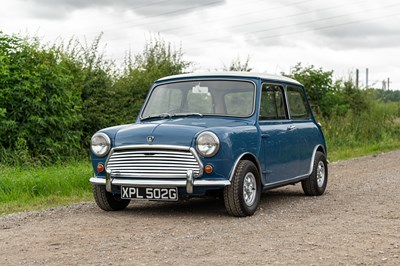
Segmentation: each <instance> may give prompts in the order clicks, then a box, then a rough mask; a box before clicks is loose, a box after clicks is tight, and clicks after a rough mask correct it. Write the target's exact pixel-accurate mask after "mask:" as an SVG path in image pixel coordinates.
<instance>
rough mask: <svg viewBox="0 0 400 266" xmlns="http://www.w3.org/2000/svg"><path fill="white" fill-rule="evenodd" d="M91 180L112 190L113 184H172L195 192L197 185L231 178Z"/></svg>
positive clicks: (217, 183) (219, 183) (222, 183)
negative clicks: (194, 188)
mask: <svg viewBox="0 0 400 266" xmlns="http://www.w3.org/2000/svg"><path fill="white" fill-rule="evenodd" d="M89 182H90V183H92V184H97V185H106V190H107V191H108V192H111V186H112V185H113V186H156V187H157V186H171V187H186V192H187V193H189V194H191V193H193V187H195V186H201V187H204V186H229V185H230V184H231V182H230V181H229V180H195V179H193V176H191V177H189V175H188V178H187V179H186V180H185V179H183V180H143V179H125V178H124V179H122V178H110V179H107V180H106V179H105V178H98V177H92V178H90V179H89Z"/></svg>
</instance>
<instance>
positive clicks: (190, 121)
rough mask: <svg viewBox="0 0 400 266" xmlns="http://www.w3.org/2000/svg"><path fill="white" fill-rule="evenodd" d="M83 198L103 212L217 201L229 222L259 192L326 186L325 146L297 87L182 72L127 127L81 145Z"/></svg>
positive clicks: (161, 84) (163, 83)
mask: <svg viewBox="0 0 400 266" xmlns="http://www.w3.org/2000/svg"><path fill="white" fill-rule="evenodd" d="M91 159H92V164H93V168H94V177H92V178H90V182H91V183H92V184H93V195H94V198H95V201H96V203H97V205H98V206H99V207H100V208H101V209H103V210H106V211H115V210H122V209H124V208H125V207H127V205H128V204H129V203H130V201H131V200H159V201H178V200H180V199H186V198H191V197H202V196H208V195H220V196H222V197H223V199H224V203H225V207H226V210H227V212H228V213H229V214H230V215H233V216H239V217H243V216H250V215H253V214H254V213H255V212H256V210H257V208H258V205H259V202H260V198H261V193H262V192H263V191H265V190H267V189H272V188H276V187H280V186H285V185H289V184H295V183H297V182H301V185H302V188H303V191H304V193H305V194H306V195H309V196H319V195H322V194H323V193H324V191H325V189H326V186H327V181H328V164H327V150H326V143H325V139H324V136H323V133H322V131H321V127H320V125H319V124H318V123H317V122H316V121H315V118H314V116H313V113H312V111H311V108H310V104H309V102H308V100H307V96H306V93H305V90H304V87H303V86H302V85H301V84H300V83H299V82H297V81H296V80H293V79H290V78H287V77H282V76H275V75H267V74H258V73H251V72H219V73H206V74H198V73H197V74H196V73H195V74H182V75H175V76H169V77H165V78H161V79H159V80H157V81H155V83H154V85H153V86H152V87H151V89H150V91H149V94H148V96H147V99H146V101H145V104H144V106H143V108H142V110H141V112H140V114H139V115H138V117H137V120H136V123H134V124H128V125H120V126H115V127H110V128H105V129H102V130H100V131H98V132H97V133H95V134H94V135H93V137H92V139H91Z"/></svg>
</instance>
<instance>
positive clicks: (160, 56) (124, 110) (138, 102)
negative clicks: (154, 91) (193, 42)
mask: <svg viewBox="0 0 400 266" xmlns="http://www.w3.org/2000/svg"><path fill="white" fill-rule="evenodd" d="M133 58H134V59H132V57H131V56H130V55H128V57H127V58H126V66H125V69H124V73H123V75H122V76H121V77H119V78H118V79H117V81H116V83H115V90H116V92H117V94H118V95H119V99H120V105H119V108H120V110H121V120H120V121H119V122H120V123H132V122H133V121H134V118H135V117H136V116H137V114H138V113H139V111H140V108H141V107H142V105H143V102H144V100H145V98H146V95H147V93H148V91H149V89H150V86H151V85H152V84H153V82H154V81H155V80H157V79H159V78H161V77H164V76H168V75H175V74H181V73H183V72H184V70H185V69H186V68H187V67H189V66H190V65H191V64H192V63H191V62H189V61H185V60H184V59H183V53H182V50H181V49H180V48H179V49H175V48H173V47H172V46H171V44H170V43H167V42H165V41H164V40H163V39H161V38H160V37H159V36H155V37H153V38H152V39H150V40H149V41H147V43H146V45H145V47H144V50H143V52H142V53H141V54H137V55H135V56H134V57H133Z"/></svg>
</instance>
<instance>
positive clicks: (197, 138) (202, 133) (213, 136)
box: [196, 131, 221, 158]
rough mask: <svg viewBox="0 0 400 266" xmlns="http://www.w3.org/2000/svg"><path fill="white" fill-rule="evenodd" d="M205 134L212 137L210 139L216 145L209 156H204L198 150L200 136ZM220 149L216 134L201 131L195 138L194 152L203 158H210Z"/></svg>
mask: <svg viewBox="0 0 400 266" xmlns="http://www.w3.org/2000/svg"><path fill="white" fill-rule="evenodd" d="M205 134H208V135H210V136H212V138H213V140H214V141H215V144H216V145H215V146H216V148H215V150H214V151H213V152H212V153H210V154H205V153H203V152H202V151H201V150H200V149H199V139H200V137H201V136H203V135H205ZM220 147H221V143H220V140H219V138H218V136H217V134H215V133H214V132H212V131H203V132H201V133H200V134H199V135H198V136H197V137H196V151H197V152H198V153H199V154H200V155H201V156H203V157H206V158H210V157H213V156H215V155H216V154H217V153H218V151H219V149H220Z"/></svg>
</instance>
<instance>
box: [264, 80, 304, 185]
mask: <svg viewBox="0 0 400 266" xmlns="http://www.w3.org/2000/svg"><path fill="white" fill-rule="evenodd" d="M286 102H287V101H286V99H285V93H284V87H283V86H282V85H278V84H263V86H262V92H261V103H260V116H259V129H260V136H261V143H262V149H261V152H262V153H263V160H262V162H261V164H262V168H263V169H264V170H263V174H264V178H265V183H266V184H267V185H270V184H273V183H279V182H281V181H285V180H288V179H291V178H293V177H295V176H297V173H298V167H299V164H298V159H299V150H298V146H297V144H296V140H297V132H296V127H295V126H294V124H293V123H292V121H291V120H290V119H289V115H288V109H287V106H286Z"/></svg>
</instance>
